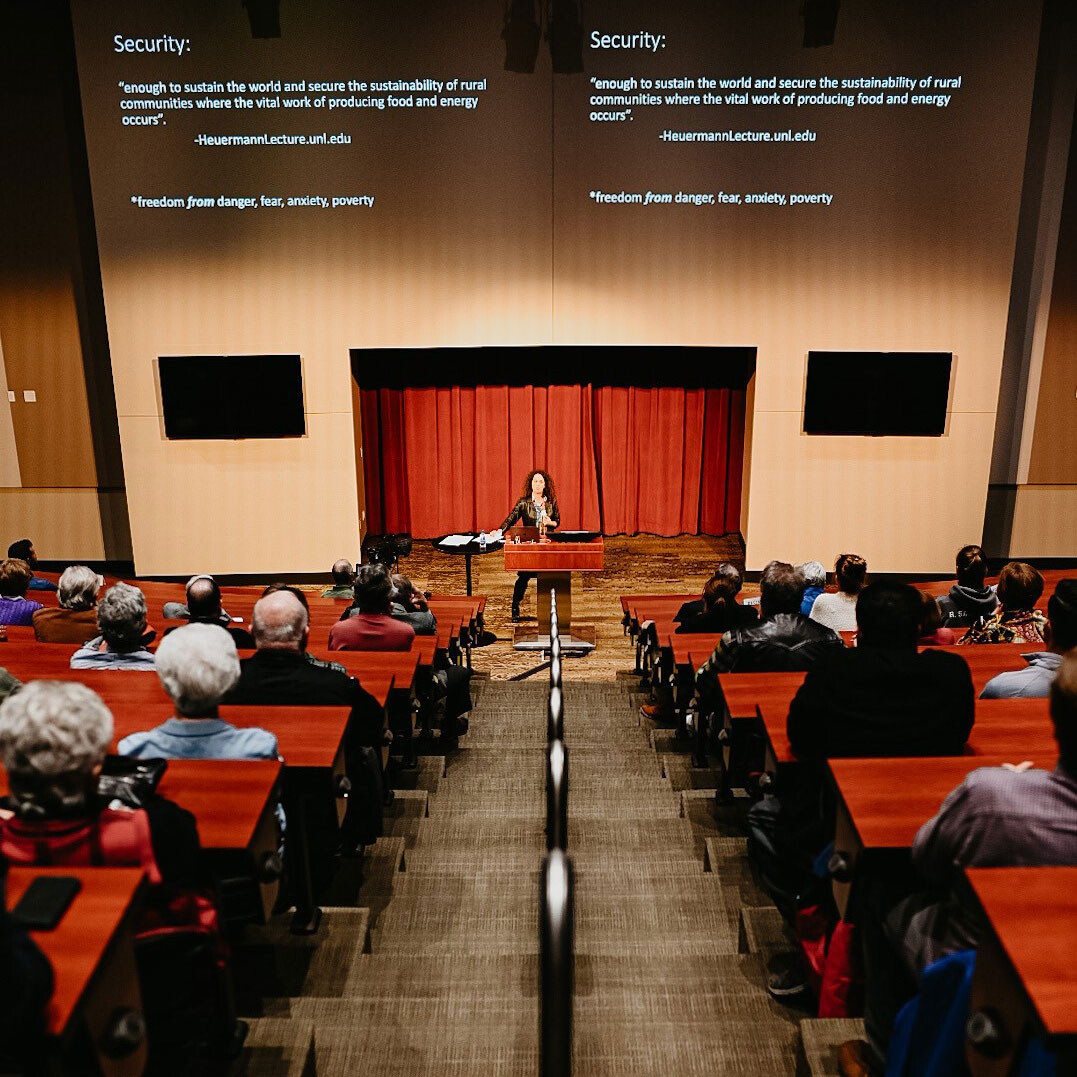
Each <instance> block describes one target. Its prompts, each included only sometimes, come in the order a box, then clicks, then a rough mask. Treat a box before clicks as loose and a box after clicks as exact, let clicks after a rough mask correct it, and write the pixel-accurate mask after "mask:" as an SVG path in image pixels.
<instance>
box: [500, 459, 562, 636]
mask: <svg viewBox="0 0 1077 1077" xmlns="http://www.w3.org/2000/svg"><path fill="white" fill-rule="evenodd" d="M560 522H561V513H560V512H559V511H558V508H557V494H556V493H555V492H554V488H553V479H551V478H550V476H549V475H548V474H547V473H546V472H545V471H542V470H541V469H539V468H536V469H535V470H534V471H532V472H531V473H530V474H529V475H528V476H527V479H526V481H525V482H524V488H523V493H522V494H521V496H520V498H519V500H518V501H517V502H516V504H515V505H513V507H512V512H510V513H509V514H508V516H506V517H505V522H504V523H503V524H502V525H501V530H502V531H507V530H508V529H509V528H510V527H512V525H513V524H515V523H520V524H522V525H523V526H524V527H540V526H544V527H546V528H547V529H550V530H552V529H553V528H555V527H557V525H558V524H559V523H560ZM536 575H537V573H534V572H518V573H517V574H516V586H515V587H513V589H512V619H513V621H519V619H520V602H521V600H522V599H523V597H524V594H525V593H526V591H527V583H528V581H529V580H533V579H534V578H535V577H536Z"/></svg>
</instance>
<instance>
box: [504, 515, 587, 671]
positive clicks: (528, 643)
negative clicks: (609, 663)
mask: <svg viewBox="0 0 1077 1077" xmlns="http://www.w3.org/2000/svg"><path fill="white" fill-rule="evenodd" d="M517 533H518V534H519V535H520V536H521V539H522V541H520V542H514V541H513V538H514V537H515V536H516V534H517ZM535 534H536V531H535V528H533V527H531V528H522V529H520V531H519V532H516V531H513V532H510V533H509V534H507V535H506V536H505V571H506V572H535V573H537V574H538V581H537V583H538V626H537V630H536V628H535V627H534V626H517V630H516V636H515V640H514V646H515V647H516V648H517V649H518V650H544V649H546V648H548V647H549V639H550V591H551V590H553V591H555V592H556V593H557V619H558V627H559V629H560V635H561V641H562V646H563V647H566V648H571V647H572V646H573V645H574V644H575V645H577V646H580V647H585V648H586V649H587V650H590V649H591V648H592V647H593V646H594V633H593V631H590V632H588V631H586V630H584V629H581V628H580V626H576V628H575V629H574V628H573V626H572V573H573V572H601V571H602V565H603V546H602V536H601V535H598V536H597V537H595V538H593V539H591V540H590V541H589V542H554V541H549V540H546V541H541V540H538V539H536V538H534V537H532V536H534V535H535Z"/></svg>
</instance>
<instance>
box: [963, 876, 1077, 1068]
mask: <svg viewBox="0 0 1077 1077" xmlns="http://www.w3.org/2000/svg"><path fill="white" fill-rule="evenodd" d="M965 878H966V882H967V884H968V890H969V895H970V900H972V901H973V902H975V903H976V904H978V905H979V906H980V908H981V910H982V911H983V914H984V920H985V921H986V923H987V924H988V929H987V931H986V932H985V934H984V937H983V938H982V939H981V942H980V947H979V949H978V951H977V955H976V971H975V973H974V974H973V979H972V996H971V998H970V1000H969V1012H970V1013H973V1014H975V1013H977V1012H984V1011H988V1012H990V1013H991V1014H992V1016H993V1018H994V1020H995V1022H996V1023H997V1024H998V1025H1000V1026H1001V1030H1002V1031H1003V1033H1004V1034H1005V1038H1006V1041H1007V1043H1008V1045H1009V1046H1008V1049H1004V1050H1003V1051H1002V1054H1001V1057H998V1058H989V1057H987V1055H985V1054H984V1053H982V1052H981V1051H979V1050H977V1049H975V1048H974V1047H973V1046H972V1045H971V1044H967V1046H966V1058H967V1059H968V1063H969V1068H970V1069H971V1071H972V1073H973V1077H1005V1075H1007V1074H1009V1073H1011V1072H1013V1071H1012V1067H1013V1065H1014V1063H1015V1061H1017V1058H1018V1057H1019V1052H1020V1050H1021V1045H1022V1044H1023V1043H1024V1042H1025V1041H1026V1040H1027V1039H1028V1038H1030V1037H1031V1038H1034V1039H1045V1040H1046V1041H1047V1045H1048V1047H1050V1048H1051V1049H1052V1050H1053V1051H1055V1053H1056V1056H1057V1058H1058V1072H1059V1074H1065V1073H1074V1072H1077V1004H1075V1001H1077V965H1075V964H1074V960H1073V956H1074V953H1075V952H1077V867H1053V868H968V869H966V872H965Z"/></svg>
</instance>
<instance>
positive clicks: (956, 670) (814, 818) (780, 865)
mask: <svg viewBox="0 0 1077 1077" xmlns="http://www.w3.org/2000/svg"><path fill="white" fill-rule="evenodd" d="M856 616H857V629H858V635H857V645H856V647H840V648H838V647H834V648H830V649H828V650H827V651H826V653H824V654H822V655H821V656H820V657H819V659H818V661H817V662H816V663H815V665H814V666H813V668H812V669H810V670H809V671H808V674H807V676H806V677H805V678H804V683H803V684H802V685H801V686H800V688H799V689H798V691H797V694H796V696H795V697H794V699H793V702H792V705H791V706H790V708H789V718H788V734H789V744H790V747H791V748H792V750H793V752H794V753H795V755H796V757H797V759H798V760H799V765H798V767H797V768H796V769H795V771H794V774H793V775H792V776H791V778H790V780H789V781H788V782H785V783H783V792H782V794H781V797H780V800H779V799H778V798H773V797H768V798H767V799H766V800H764V801H763V802H761V803H760V804H757V805H756V806H755V807H754V808H753V809H752V813H751V825H750V834H751V837H750V839H749V852H750V854H751V855H752V857H753V860H754V861H755V863H756V864H757V866H758V867H759V869H760V874H761V876H762V878H763V880H764V882H765V884H766V885H767V887H768V889H769V890H770V891H771V893H772V894H773V896H774V898H775V900H776V903H777V904H778V906H779V908H781V909H782V910H783V912H785V913H786V914H787V915H790V914H791V911H792V909H793V907H794V905H795V901H796V895H798V894H800V893H803V892H804V890H805V889H806V888H807V886H806V882H807V880H809V879H810V873H811V863H812V860H813V859H814V858H815V856H816V855H817V854H818V852H819V850H820V849H821V848H822V847H823V846H824V845H825V844H826V842H827V841H829V840H830V839H831V838H833V836H834V820H833V806H832V804H830V803H829V797H828V796H826V782H825V761H826V760H827V759H831V758H840V757H867V758H873V757H876V756H919V755H959V754H961V752H962V751H963V750H964V746H965V742H966V741H967V740H968V735H969V732H970V730H971V729H972V723H973V713H974V707H975V701H974V691H973V685H972V677H971V676H970V674H969V668H968V665H967V664H966V663H965V661H964V659H962V658H961V657H960V656H958V655H955V654H951V653H948V652H946V651H934V650H928V651H920V652H918V651H917V649H916V640H917V637H918V636H919V633H920V595H919V593H918V592H917V591H916V590H915V589H914V588H912V587H909V586H907V585H905V584H895V583H884V582H877V583H873V584H871V585H869V586H868V587H866V588H865V589H864V590H863V591H862V592H861V593H860V597H859V599H858V600H857V605H856ZM820 805H823V807H824V810H823V811H820Z"/></svg>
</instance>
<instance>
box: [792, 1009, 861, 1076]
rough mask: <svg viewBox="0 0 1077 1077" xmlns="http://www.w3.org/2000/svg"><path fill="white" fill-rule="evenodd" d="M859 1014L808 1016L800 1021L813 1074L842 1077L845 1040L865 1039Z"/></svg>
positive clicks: (808, 1067)
mask: <svg viewBox="0 0 1077 1077" xmlns="http://www.w3.org/2000/svg"><path fill="white" fill-rule="evenodd" d="M864 1035H865V1033H864V1021H863V1019H862V1018H860V1017H809V1018H806V1019H805V1020H803V1021H801V1022H800V1041H801V1047H802V1049H803V1051H804V1060H805V1063H806V1065H807V1072H808V1073H810V1074H811V1077H840V1075H841V1068H840V1066H839V1065H838V1048H839V1047H840V1046H841V1045H842V1044H843V1043H845V1042H846V1040H862V1039H864Z"/></svg>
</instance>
